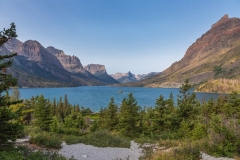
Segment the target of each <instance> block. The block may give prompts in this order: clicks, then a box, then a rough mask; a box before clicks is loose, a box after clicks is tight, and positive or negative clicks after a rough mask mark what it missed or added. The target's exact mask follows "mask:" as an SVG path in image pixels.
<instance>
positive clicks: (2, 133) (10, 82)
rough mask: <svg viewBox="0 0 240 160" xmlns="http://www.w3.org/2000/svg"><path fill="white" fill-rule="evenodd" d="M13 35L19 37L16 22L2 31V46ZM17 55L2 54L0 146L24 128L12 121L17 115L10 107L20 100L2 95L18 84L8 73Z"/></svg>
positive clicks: (0, 37)
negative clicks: (11, 99)
mask: <svg viewBox="0 0 240 160" xmlns="http://www.w3.org/2000/svg"><path fill="white" fill-rule="evenodd" d="M13 37H17V34H16V26H15V25H14V23H12V24H11V27H10V28H9V29H3V31H1V32H0V47H1V46H2V45H3V44H4V43H6V42H7V41H8V40H10V39H11V38H13ZM16 55H17V53H13V54H9V55H0V148H2V147H4V146H6V145H7V144H9V140H12V141H14V140H15V138H16V135H17V134H18V133H19V132H20V131H21V130H22V127H21V126H20V125H19V124H17V123H14V122H13V121H12V120H13V119H16V118H17V116H16V114H15V113H13V112H12V111H11V109H10V108H9V105H10V104H16V103H17V102H18V101H15V102H11V101H9V100H8V98H7V99H6V97H5V96H4V95H2V93H3V92H6V91H7V90H8V89H9V87H13V86H16V85H17V79H15V78H13V77H12V75H11V74H7V73H6V69H7V68H8V67H10V66H11V65H12V61H13V59H12V58H13V57H14V56H16Z"/></svg>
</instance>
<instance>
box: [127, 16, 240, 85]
mask: <svg viewBox="0 0 240 160" xmlns="http://www.w3.org/2000/svg"><path fill="white" fill-rule="evenodd" d="M239 47H240V19H239V18H228V15H225V16H223V17H222V18H221V19H220V20H219V21H218V22H216V23H215V24H213V25H212V27H211V29H210V30H209V31H207V32H206V33H205V34H203V35H202V36H201V37H200V38H198V39H197V40H196V42H195V43H193V44H192V45H191V46H190V47H189V48H188V50H187V51H186V53H185V55H184V57H183V58H182V59H181V60H180V61H178V62H175V63H173V64H172V65H171V66H170V67H169V68H167V69H166V70H164V71H163V72H162V73H161V74H160V75H158V76H154V77H152V78H148V79H146V80H144V81H142V82H139V83H136V84H134V85H137V86H149V87H179V86H180V85H181V84H182V83H183V82H184V80H185V79H187V78H188V79H189V80H190V82H191V83H199V82H203V81H205V80H209V79H214V78H224V77H226V76H230V77H231V78H238V75H236V74H235V73H236V72H238V71H239V70H238V69H237V68H236V67H237V66H238V64H239V63H240V62H239V59H238V58H237V56H238V54H239V51H240V48H239ZM216 66H220V67H221V70H222V71H224V72H222V73H221V74H218V75H216V74H215V71H214V68H215V67H216ZM230 70H231V72H232V73H230V72H229V71H230ZM233 71H235V73H233ZM230 77H227V78H230ZM130 85H132V84H130Z"/></svg>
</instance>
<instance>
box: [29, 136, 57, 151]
mask: <svg viewBox="0 0 240 160" xmlns="http://www.w3.org/2000/svg"><path fill="white" fill-rule="evenodd" d="M30 143H33V144H37V145H39V146H43V147H46V148H56V149H60V148H61V144H62V142H61V139H60V137H59V136H58V135H57V134H54V133H47V132H40V133H38V134H36V135H33V136H32V137H31V138H30Z"/></svg>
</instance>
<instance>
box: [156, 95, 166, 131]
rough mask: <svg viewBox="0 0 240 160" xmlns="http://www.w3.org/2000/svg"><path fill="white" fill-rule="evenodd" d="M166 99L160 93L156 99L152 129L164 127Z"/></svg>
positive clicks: (161, 129) (158, 129)
mask: <svg viewBox="0 0 240 160" xmlns="http://www.w3.org/2000/svg"><path fill="white" fill-rule="evenodd" d="M166 110H167V107H166V101H165V100H164V97H163V96H162V95H160V97H159V98H158V99H157V100H156V103H155V109H154V125H153V130H157V131H163V130H164V128H165V121H166V114H167V113H166Z"/></svg>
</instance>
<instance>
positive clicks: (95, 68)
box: [84, 64, 119, 84]
mask: <svg viewBox="0 0 240 160" xmlns="http://www.w3.org/2000/svg"><path fill="white" fill-rule="evenodd" d="M84 68H85V69H86V70H87V71H88V72H90V73H91V74H93V75H94V76H96V77H98V78H99V79H100V80H102V81H104V82H107V83H109V84H119V82H118V81H117V80H115V79H114V78H112V77H111V76H109V75H108V74H107V71H106V68H105V66H104V65H100V64H89V65H87V66H84Z"/></svg>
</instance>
